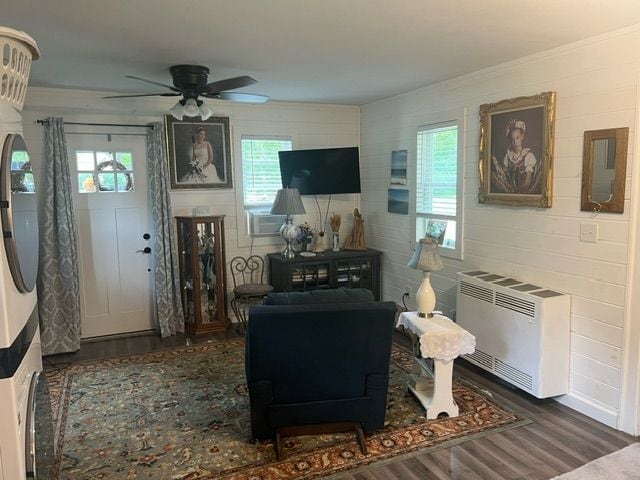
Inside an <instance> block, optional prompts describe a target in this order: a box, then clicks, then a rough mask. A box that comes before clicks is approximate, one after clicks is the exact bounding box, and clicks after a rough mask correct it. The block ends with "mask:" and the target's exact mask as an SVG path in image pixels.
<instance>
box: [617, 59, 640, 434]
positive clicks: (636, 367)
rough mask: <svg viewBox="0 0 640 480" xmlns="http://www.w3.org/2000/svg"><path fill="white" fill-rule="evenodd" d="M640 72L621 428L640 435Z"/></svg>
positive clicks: (635, 126) (628, 267) (636, 116)
mask: <svg viewBox="0 0 640 480" xmlns="http://www.w3.org/2000/svg"><path fill="white" fill-rule="evenodd" d="M639 126H640V72H638V73H637V75H636V115H635V125H634V128H633V138H634V139H635V141H634V145H633V160H632V161H631V165H632V166H633V171H632V174H631V211H630V212H629V250H628V255H627V258H628V260H627V291H626V299H625V306H624V323H623V344H622V345H623V347H622V348H623V351H622V353H623V358H622V392H621V400H620V416H619V417H618V428H619V429H621V430H623V431H625V432H627V433H630V434H632V435H638V434H640V218H639V217H640V156H639V155H638V152H640V135H639V132H638V130H639Z"/></svg>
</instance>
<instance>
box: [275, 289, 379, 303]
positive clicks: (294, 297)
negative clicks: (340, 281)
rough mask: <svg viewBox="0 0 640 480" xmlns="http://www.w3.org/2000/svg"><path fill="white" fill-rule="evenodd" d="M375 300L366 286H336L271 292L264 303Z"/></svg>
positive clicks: (359, 301) (360, 301)
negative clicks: (303, 290) (325, 288)
mask: <svg viewBox="0 0 640 480" xmlns="http://www.w3.org/2000/svg"><path fill="white" fill-rule="evenodd" d="M373 301H374V296H373V292H372V291H371V290H368V289H366V288H335V289H330V290H309V291H308V292H279V293H270V294H269V295H268V296H267V299H266V300H265V302H264V303H265V305H315V304H335V303H362V302H373Z"/></svg>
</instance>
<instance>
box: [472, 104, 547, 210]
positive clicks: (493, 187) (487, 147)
mask: <svg viewBox="0 0 640 480" xmlns="http://www.w3.org/2000/svg"><path fill="white" fill-rule="evenodd" d="M554 124H555V93H554V92H544V93H540V94H538V95H533V96H530V97H518V98H513V99H509V100H501V101H499V102H497V103H488V104H484V105H480V165H479V167H480V191H479V193H478V200H479V202H480V203H493V204H499V205H513V206H528V207H545V208H549V207H551V200H552V183H553V141H554V136H553V135H554V126H555V125H554Z"/></svg>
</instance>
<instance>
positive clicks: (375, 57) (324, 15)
mask: <svg viewBox="0 0 640 480" xmlns="http://www.w3.org/2000/svg"><path fill="white" fill-rule="evenodd" d="M0 4H1V5H0V24H2V26H6V27H11V28H15V29H18V30H23V31H25V32H26V33H28V34H30V35H31V36H32V37H34V38H35V40H36V41H37V42H38V45H39V47H40V50H41V53H42V57H41V59H40V60H38V61H37V62H34V64H33V67H32V73H31V82H30V84H31V85H34V86H42V87H64V88H79V89H87V90H102V91H114V92H123V93H153V92H159V91H163V89H162V88H161V87H154V86H152V85H149V84H146V83H143V82H139V81H137V80H133V79H127V78H124V75H126V74H131V75H136V76H140V77H144V78H148V79H151V80H154V81H158V82H162V83H168V84H170V83H171V79H170V76H169V71H168V68H169V66H170V65H174V64H179V63H191V64H200V65H205V66H207V67H209V68H210V69H211V72H212V73H211V75H210V76H209V80H210V81H215V80H220V79H223V78H227V77H232V76H236V75H251V76H253V77H254V78H256V79H257V80H259V83H258V84H256V85H253V86H251V87H248V88H245V89H243V90H239V91H247V92H248V93H259V94H263V95H269V96H270V97H271V98H272V99H273V100H282V101H301V102H323V103H341V104H354V105H362V104H365V103H368V102H370V101H372V100H376V99H380V98H385V97H388V96H391V95H395V94H398V93H403V92H407V91H410V90H413V89H415V88H418V87H421V86H425V85H428V84H431V83H435V82H439V81H442V80H445V79H449V78H452V77H455V76H458V75H461V74H464V73H468V72H472V71H475V70H478V69H481V68H484V67H488V66H491V65H495V64H498V63H502V62H505V61H509V60H513V59H516V58H520V57H523V56H526V55H529V54H532V53H536V52H540V51H544V50H548V49H551V48H554V47H557V46H560V45H564V44H567V43H571V42H574V41H576V40H580V39H583V38H588V37H591V36H594V35H598V34H601V33H605V32H609V31H612V30H615V29H618V28H622V27H625V26H629V25H633V24H637V23H640V0H608V1H605V0H535V1H525V0H519V1H514V0H0Z"/></svg>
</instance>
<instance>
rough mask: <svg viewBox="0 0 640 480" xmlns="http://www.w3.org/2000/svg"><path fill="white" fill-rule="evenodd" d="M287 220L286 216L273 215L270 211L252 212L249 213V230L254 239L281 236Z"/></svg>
mask: <svg viewBox="0 0 640 480" xmlns="http://www.w3.org/2000/svg"><path fill="white" fill-rule="evenodd" d="M285 218H286V216H285V215H271V214H270V213H269V211H268V210H251V211H248V212H247V230H248V231H249V235H251V236H254V237H266V236H270V235H271V236H273V235H279V234H280V227H282V225H283V224H284V222H285Z"/></svg>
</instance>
